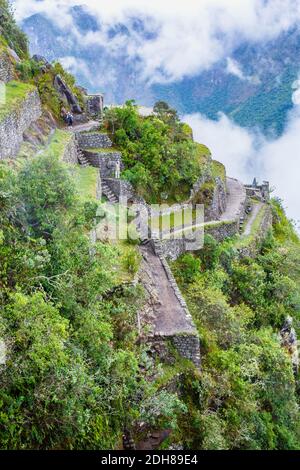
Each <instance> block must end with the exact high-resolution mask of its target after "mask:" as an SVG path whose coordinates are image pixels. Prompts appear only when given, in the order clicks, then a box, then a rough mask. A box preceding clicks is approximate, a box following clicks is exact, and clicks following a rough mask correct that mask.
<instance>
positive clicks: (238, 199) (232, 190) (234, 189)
mask: <svg viewBox="0 0 300 470" xmlns="http://www.w3.org/2000/svg"><path fill="white" fill-rule="evenodd" d="M246 198H247V195H246V189H245V187H244V185H243V183H241V182H240V181H238V180H237V179H234V178H229V177H227V205H226V210H225V212H223V214H222V215H221V216H220V218H219V219H218V220H209V221H207V222H205V223H201V224H197V225H191V226H190V227H189V226H187V227H185V230H189V229H190V228H191V227H193V228H194V229H196V228H201V227H205V225H211V224H218V223H219V222H231V221H233V220H235V219H236V218H238V217H239V215H240V214H241V213H242V212H243V207H244V204H245V201H246ZM181 233H182V228H178V229H176V230H174V231H173V232H172V234H171V235H169V236H166V237H164V238H166V239H167V238H170V237H173V236H174V237H175V238H176V235H180V234H181Z"/></svg>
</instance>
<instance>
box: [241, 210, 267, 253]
mask: <svg viewBox="0 0 300 470" xmlns="http://www.w3.org/2000/svg"><path fill="white" fill-rule="evenodd" d="M266 210H267V206H262V207H261V209H260V210H259V212H258V214H257V216H256V217H255V220H254V222H253V224H252V226H251V232H250V234H249V235H247V236H243V235H242V236H241V237H240V238H238V239H237V241H236V243H235V247H236V248H238V249H239V248H244V247H247V246H249V245H250V244H251V243H252V242H253V241H255V237H256V235H257V233H258V232H259V229H260V226H261V224H262V221H263V218H264V215H265V213H266Z"/></svg>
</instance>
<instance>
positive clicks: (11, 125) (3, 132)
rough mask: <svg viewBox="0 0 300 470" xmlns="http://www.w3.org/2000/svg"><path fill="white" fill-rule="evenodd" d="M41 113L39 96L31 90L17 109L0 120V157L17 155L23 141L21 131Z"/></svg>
mask: <svg viewBox="0 0 300 470" xmlns="http://www.w3.org/2000/svg"><path fill="white" fill-rule="evenodd" d="M41 114H42V109H41V101H40V97H39V94H38V92H37V91H36V90H33V91H31V92H29V93H28V95H27V97H26V98H25V99H24V101H23V102H22V103H21V104H20V107H19V109H18V110H14V111H12V112H11V113H10V114H8V115H7V116H5V117H4V118H3V120H2V121H1V122H0V159H4V158H14V157H16V156H17V154H18V152H19V149H20V146H21V144H22V142H23V133H24V132H25V131H26V130H27V129H28V128H29V127H30V125H31V124H32V123H33V122H34V121H36V120H37V119H39V117H40V116H41Z"/></svg>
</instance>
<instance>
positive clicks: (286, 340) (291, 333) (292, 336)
mask: <svg viewBox="0 0 300 470" xmlns="http://www.w3.org/2000/svg"><path fill="white" fill-rule="evenodd" d="M280 336H281V345H282V346H283V347H284V348H285V349H286V350H287V351H288V353H289V354H290V356H291V360H292V364H293V369H294V371H295V373H296V372H298V370H299V351H298V345H297V335H296V331H295V329H294V328H293V319H292V318H291V317H287V319H286V320H285V322H284V325H283V327H282V329H281V331H280Z"/></svg>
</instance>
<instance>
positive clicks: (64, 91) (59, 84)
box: [54, 75, 82, 114]
mask: <svg viewBox="0 0 300 470" xmlns="http://www.w3.org/2000/svg"><path fill="white" fill-rule="evenodd" d="M54 87H55V88H56V90H57V91H58V93H59V94H60V96H61V97H62V99H63V100H64V101H66V102H67V104H69V105H70V106H71V109H72V112H73V113H75V114H81V113H82V109H81V107H80V104H79V102H78V99H77V98H76V96H75V95H74V93H72V91H71V90H70V88H69V87H68V86H67V85H66V83H65V82H64V81H63V79H62V78H61V76H60V75H56V77H55V79H54Z"/></svg>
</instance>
